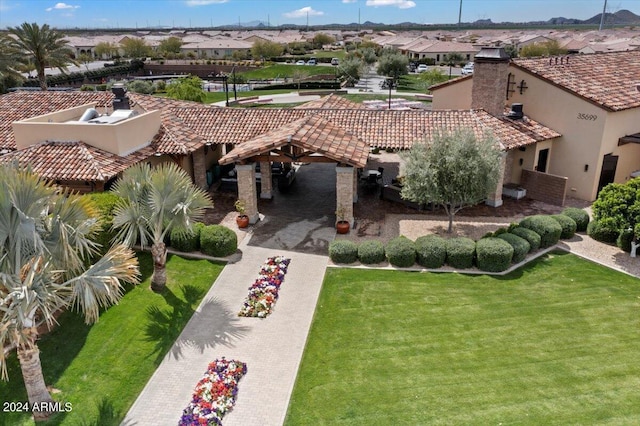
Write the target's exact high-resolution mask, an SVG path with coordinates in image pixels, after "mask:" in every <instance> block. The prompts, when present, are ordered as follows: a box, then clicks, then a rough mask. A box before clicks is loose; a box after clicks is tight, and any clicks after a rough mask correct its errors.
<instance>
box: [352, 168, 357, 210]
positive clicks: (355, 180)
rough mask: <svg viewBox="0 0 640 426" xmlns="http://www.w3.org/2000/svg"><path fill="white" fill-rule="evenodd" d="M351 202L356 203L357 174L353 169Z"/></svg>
mask: <svg viewBox="0 0 640 426" xmlns="http://www.w3.org/2000/svg"><path fill="white" fill-rule="evenodd" d="M353 202H354V203H357V202H358V173H357V171H356V169H353Z"/></svg>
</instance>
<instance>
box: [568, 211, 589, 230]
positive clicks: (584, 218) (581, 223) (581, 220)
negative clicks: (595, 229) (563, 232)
mask: <svg viewBox="0 0 640 426" xmlns="http://www.w3.org/2000/svg"><path fill="white" fill-rule="evenodd" d="M562 214H563V215H565V216H569V217H570V218H571V219H573V220H575V222H576V232H584V231H586V230H587V226H588V225H589V213H587V212H586V211H584V210H582V209H579V208H577V207H567V208H566V209H564V210H563V211H562Z"/></svg>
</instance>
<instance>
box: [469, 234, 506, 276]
mask: <svg viewBox="0 0 640 426" xmlns="http://www.w3.org/2000/svg"><path fill="white" fill-rule="evenodd" d="M511 259H513V247H511V244H509V243H508V242H506V241H505V240H503V239H501V238H483V239H481V240H479V241H478V242H477V243H476V263H477V264H478V269H480V270H481V271H487V272H502V271H504V270H506V269H508V268H509V266H510V265H511Z"/></svg>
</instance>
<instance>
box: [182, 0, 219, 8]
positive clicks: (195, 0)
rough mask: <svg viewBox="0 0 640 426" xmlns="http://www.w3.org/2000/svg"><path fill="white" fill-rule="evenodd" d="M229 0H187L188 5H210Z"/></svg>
mask: <svg viewBox="0 0 640 426" xmlns="http://www.w3.org/2000/svg"><path fill="white" fill-rule="evenodd" d="M228 1H229V0H187V1H186V4H187V6H191V7H193V6H208V5H210V4H220V3H226V2H228Z"/></svg>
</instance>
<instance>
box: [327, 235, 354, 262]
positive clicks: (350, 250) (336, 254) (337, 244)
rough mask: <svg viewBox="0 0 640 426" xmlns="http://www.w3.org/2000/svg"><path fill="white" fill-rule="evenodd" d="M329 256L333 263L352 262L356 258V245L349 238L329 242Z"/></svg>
mask: <svg viewBox="0 0 640 426" xmlns="http://www.w3.org/2000/svg"><path fill="white" fill-rule="evenodd" d="M329 257H330V258H331V260H332V261H334V262H335V263H353V262H355V261H356V260H358V245H357V244H356V243H354V242H353V241H349V240H334V241H332V242H331V244H329Z"/></svg>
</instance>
